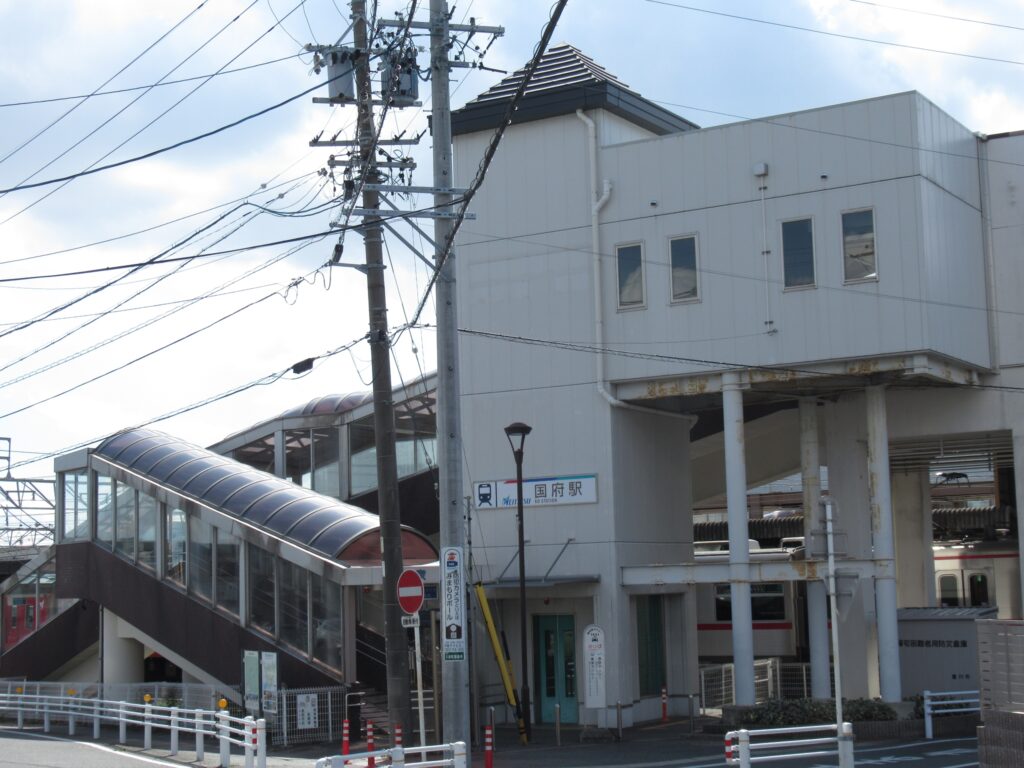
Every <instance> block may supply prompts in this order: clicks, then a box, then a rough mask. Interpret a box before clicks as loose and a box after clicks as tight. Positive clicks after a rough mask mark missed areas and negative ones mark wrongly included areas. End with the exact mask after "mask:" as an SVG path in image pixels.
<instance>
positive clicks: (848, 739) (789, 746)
mask: <svg viewBox="0 0 1024 768" xmlns="http://www.w3.org/2000/svg"><path fill="white" fill-rule="evenodd" d="M815 733H829V734H831V735H829V736H812V737H810V738H802V739H791V738H784V739H781V740H776V741H755V739H759V738H762V737H775V736H784V737H789V736H802V735H804V734H815ZM826 746H834V747H835V749H812V750H811V751H800V750H801V749H805V748H807V747H826ZM756 753H763V754H756ZM833 756H838V757H839V766H840V768H853V765H854V762H853V726H852V725H850V723H843V727H842V730H841V731H840V730H839V729H838V728H837V727H836V724H835V723H832V724H830V725H801V726H798V727H795V728H762V729H759V730H755V731H748V730H746V729H741V730H739V731H729V732H728V733H727V734H725V764H726V765H738V766H741V768H750V766H751V765H753V764H754V763H772V762H780V761H783V760H787V761H788V760H797V759H800V758H808V757H833Z"/></svg>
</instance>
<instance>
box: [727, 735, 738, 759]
mask: <svg viewBox="0 0 1024 768" xmlns="http://www.w3.org/2000/svg"><path fill="white" fill-rule="evenodd" d="M735 736H736V731H729V732H728V733H727V734H725V764H726V765H732V740H733V739H734V738H735Z"/></svg>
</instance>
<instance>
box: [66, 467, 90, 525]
mask: <svg viewBox="0 0 1024 768" xmlns="http://www.w3.org/2000/svg"><path fill="white" fill-rule="evenodd" d="M88 487H89V486H88V483H87V482H86V474H85V471H84V470H83V471H81V472H68V473H67V474H65V475H64V498H63V506H64V527H63V538H64V540H65V541H71V540H73V539H83V538H85V537H86V536H88V535H89V515H88V510H89V491H88Z"/></svg>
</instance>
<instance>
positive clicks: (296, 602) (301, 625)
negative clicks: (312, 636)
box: [278, 560, 309, 651]
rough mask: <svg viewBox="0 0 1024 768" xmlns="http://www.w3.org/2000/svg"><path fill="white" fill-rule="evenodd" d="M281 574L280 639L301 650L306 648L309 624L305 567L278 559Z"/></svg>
mask: <svg viewBox="0 0 1024 768" xmlns="http://www.w3.org/2000/svg"><path fill="white" fill-rule="evenodd" d="M279 562H280V564H279V566H278V567H279V568H280V575H281V588H280V594H281V639H282V640H283V641H284V642H286V643H288V645H290V646H292V647H294V648H298V649H299V650H301V651H305V650H307V648H306V646H307V645H308V642H309V641H308V638H307V637H306V631H307V628H308V626H309V603H308V599H309V598H308V595H309V590H308V587H307V581H306V574H307V573H308V571H306V569H305V568H301V567H299V566H297V565H294V564H293V563H289V562H288V561H287V560H281V561H279Z"/></svg>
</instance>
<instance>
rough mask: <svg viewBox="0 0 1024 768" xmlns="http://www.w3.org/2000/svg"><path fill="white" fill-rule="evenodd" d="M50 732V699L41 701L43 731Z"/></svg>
mask: <svg viewBox="0 0 1024 768" xmlns="http://www.w3.org/2000/svg"><path fill="white" fill-rule="evenodd" d="M49 732H50V700H49V699H47V700H46V701H44V702H43V733H49Z"/></svg>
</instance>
